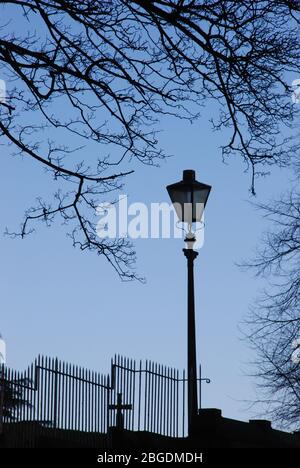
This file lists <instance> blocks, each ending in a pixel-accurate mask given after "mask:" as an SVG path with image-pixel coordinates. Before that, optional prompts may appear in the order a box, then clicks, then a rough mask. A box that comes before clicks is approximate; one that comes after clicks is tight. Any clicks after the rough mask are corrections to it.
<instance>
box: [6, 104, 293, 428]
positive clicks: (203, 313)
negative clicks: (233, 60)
mask: <svg viewBox="0 0 300 468" xmlns="http://www.w3.org/2000/svg"><path fill="white" fill-rule="evenodd" d="M213 110H214V109H213V107H210V106H208V107H207V110H206V111H205V113H204V115H203V117H202V119H201V120H199V121H198V122H197V123H195V124H193V125H190V124H189V123H187V122H182V121H179V120H178V121H177V120H175V119H168V120H166V121H163V122H162V123H161V127H162V128H163V130H164V131H163V133H162V134H161V137H160V142H161V145H162V146H163V148H164V149H165V151H166V152H167V153H170V154H173V155H174V156H173V157H172V158H169V159H168V160H166V161H162V163H161V167H160V168H155V167H146V166H142V165H141V166H136V167H135V168H136V172H135V173H134V174H133V175H131V176H129V177H128V178H127V184H126V187H125V188H124V190H123V191H122V192H123V193H125V194H128V197H129V202H135V201H138V202H144V203H146V204H149V203H150V202H162V201H169V200H168V194H167V191H166V189H165V186H166V185H168V184H170V183H173V182H175V181H177V180H179V179H180V178H181V175H182V170H183V169H191V168H192V169H195V170H196V173H197V178H198V180H201V181H202V182H205V183H208V184H210V185H212V187H213V189H212V192H211V195H210V198H209V201H208V204H207V210H206V216H205V221H206V230H205V243H204V246H203V248H202V249H201V250H200V252H199V256H198V258H197V261H196V265H195V283H196V284H195V287H196V311H197V312H196V313H197V346H198V359H199V361H201V363H202V366H203V374H205V376H207V377H210V378H211V380H212V383H211V384H210V385H205V384H204V387H203V406H204V407H218V408H221V409H222V410H223V414H224V415H225V416H227V417H232V418H237V419H245V420H247V419H248V418H249V417H251V416H253V411H250V410H249V409H247V406H248V405H247V404H246V403H245V401H246V400H251V399H254V398H255V385H254V381H253V380H252V379H251V378H250V377H249V376H248V375H247V374H249V373H250V372H251V371H253V369H251V368H250V367H249V362H250V361H251V360H252V359H253V357H254V356H253V354H252V353H251V351H250V350H249V348H248V345H247V343H246V342H245V341H243V340H242V339H241V338H242V336H241V333H240V331H239V325H240V324H241V322H242V320H243V319H244V318H245V315H246V314H247V311H248V307H249V304H250V303H251V301H252V300H253V299H254V298H255V296H256V294H257V292H258V291H259V289H260V288H261V287H262V284H261V283H260V281H259V280H257V279H254V278H253V277H252V275H251V273H250V272H249V273H247V272H246V273H245V272H242V271H241V270H240V269H239V268H238V267H237V266H236V265H235V263H236V262H239V261H240V260H241V259H243V258H249V256H251V255H252V252H253V250H254V248H255V245H256V244H257V242H258V240H259V238H260V236H261V233H262V231H263V230H264V229H265V228H266V224H265V221H264V220H263V219H262V217H261V214H260V213H259V212H258V211H256V210H255V209H254V208H253V206H252V205H251V203H250V202H251V201H266V200H268V199H270V198H271V197H272V196H274V195H276V194H278V193H279V192H280V191H281V190H283V189H284V188H285V187H286V185H287V183H288V181H289V173H288V171H286V170H279V169H275V168H274V169H273V170H272V172H271V174H270V176H268V177H267V178H264V179H261V180H259V181H258V182H257V197H256V200H254V199H253V197H252V196H251V195H250V193H249V186H250V174H249V173H245V172H244V170H245V167H244V166H243V164H242V163H241V161H239V160H237V159H234V158H232V159H229V160H228V162H227V164H224V163H223V162H222V161H221V151H220V149H219V146H220V144H221V143H222V142H224V136H223V135H222V134H218V133H214V132H212V131H211V130H210V126H209V123H208V120H209V117H210V116H211V114H210V113H211V112H212V111H213ZM1 156H2V157H1V160H2V170H1V183H0V209H1V220H0V230H1V232H3V231H4V229H5V227H6V226H8V227H9V228H10V230H13V229H15V228H16V227H17V226H18V224H19V222H20V221H21V219H22V216H23V212H24V210H25V209H26V208H27V207H28V206H30V205H31V204H32V203H33V202H34V199H35V197H36V196H38V195H39V194H40V193H41V192H43V191H44V190H45V187H47V184H48V177H47V176H46V175H45V173H44V171H43V169H42V168H40V167H39V166H38V165H37V164H36V163H35V162H33V161H30V160H28V159H26V158H21V157H16V156H15V157H12V156H11V155H10V150H9V149H8V148H6V147H3V146H2V147H1ZM135 246H136V251H137V255H138V262H137V269H138V272H139V273H141V274H142V275H145V276H146V278H147V283H146V284H145V285H143V284H140V283H139V282H133V283H122V282H120V280H119V278H118V277H117V276H116V274H115V273H114V271H113V270H112V269H111V268H110V266H109V265H108V263H107V262H106V261H105V260H104V259H103V258H101V257H97V256H96V255H93V254H88V253H82V252H80V251H79V250H76V249H74V248H73V247H72V245H71V243H70V240H69V239H68V238H67V237H66V231H65V228H64V227H62V226H60V224H59V222H58V223H57V224H55V225H54V226H53V227H52V228H46V227H44V226H43V225H40V226H38V230H37V233H36V234H33V235H32V236H30V237H28V238H26V239H24V240H20V239H16V240H11V239H9V238H7V237H5V236H3V237H1V242H0V255H1V265H0V275H1V296H0V297H1V299H0V301H1V304H0V306H1V326H0V331H1V332H2V334H3V335H4V337H5V339H6V343H7V363H8V365H9V366H11V367H14V368H17V369H24V368H25V367H27V365H28V364H29V363H31V362H32V360H33V359H34V358H35V357H36V356H37V355H38V354H39V353H40V354H44V355H50V356H57V357H59V358H60V359H62V360H66V361H69V362H72V363H76V364H79V365H82V366H85V367H88V368H90V369H94V370H99V371H104V372H106V371H107V370H108V368H109V361H110V358H111V356H113V355H114V354H115V353H120V354H123V355H125V356H128V357H132V358H137V359H140V358H142V359H144V358H148V359H151V360H154V361H157V362H159V363H163V364H166V365H169V366H174V367H177V368H183V367H184V366H185V364H186V263H185V258H184V256H183V254H182V247H183V246H184V245H183V242H182V240H180V239H153V240H151V239H140V240H137V241H136V242H135Z"/></svg>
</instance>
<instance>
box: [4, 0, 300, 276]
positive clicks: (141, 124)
mask: <svg viewBox="0 0 300 468" xmlns="http://www.w3.org/2000/svg"><path fill="white" fill-rule="evenodd" d="M0 18H1V19H0V73H1V77H2V76H3V78H4V79H5V80H6V81H7V83H8V84H9V86H7V91H8V94H7V99H6V100H5V101H4V100H3V102H0V112H1V121H0V132H1V136H2V137H3V138H4V140H6V141H7V142H10V143H12V146H13V147H14V148H15V150H16V152H18V153H20V154H22V155H24V156H25V157H28V158H31V159H34V160H35V161H36V162H38V163H39V164H41V165H43V166H45V167H46V168H47V169H48V170H49V174H50V175H51V176H52V177H53V178H54V179H55V180H56V181H57V186H58V189H57V192H56V193H55V196H54V201H53V202H51V203H49V202H44V201H42V200H39V202H38V205H37V206H36V207H32V208H31V209H29V210H28V212H27V213H26V215H25V220H24V223H23V224H22V227H21V231H20V233H19V234H20V235H21V236H22V237H23V236H25V235H26V234H27V233H29V232H31V230H32V228H31V224H32V222H33V221H36V220H42V221H45V222H46V223H47V224H51V223H52V222H53V220H54V219H55V217H57V216H58V215H60V216H61V217H62V218H63V220H64V222H66V223H71V224H72V226H75V227H74V228H72V231H71V234H70V235H71V238H72V240H73V243H74V245H79V246H80V248H81V249H83V250H86V249H88V250H95V251H96V252H97V253H98V254H101V255H104V256H105V257H106V258H107V260H108V261H109V262H110V263H111V264H112V265H113V267H114V268H115V269H116V270H117V272H118V273H119V275H120V276H121V277H122V278H123V279H131V278H134V277H135V274H134V273H133V271H132V270H131V266H132V263H133V262H134V257H135V255H134V252H133V250H132V246H131V244H130V242H128V241H126V240H125V239H121V240H116V241H113V242H112V241H108V240H99V239H98V238H97V236H96V235H95V222H94V219H93V216H94V212H95V207H96V206H97V204H98V202H99V200H101V198H102V197H103V196H104V195H105V194H107V193H108V192H109V193H110V192H114V191H116V190H119V189H120V187H121V186H122V183H123V181H124V178H125V176H126V175H128V174H130V173H131V172H132V170H133V168H135V169H137V168H138V163H144V164H157V163H158V161H159V159H161V158H164V157H165V156H166V155H165V154H164V151H163V149H161V148H160V147H159V145H158V140H157V130H159V120H160V117H162V116H168V115H170V116H171V115H173V116H177V117H179V118H184V119H188V120H190V121H193V120H194V119H196V118H197V117H198V116H199V111H200V109H201V106H202V105H203V104H205V102H206V101H207V100H208V99H213V100H215V101H216V102H217V103H218V104H219V108H220V112H219V119H218V120H216V121H214V122H212V125H213V127H214V128H215V129H219V130H224V129H226V132H224V133H225V134H226V135H229V137H228V140H227V141H225V142H224V146H223V148H222V153H223V156H224V157H225V156H229V155H231V154H237V155H239V156H240V157H241V158H242V159H243V160H244V161H245V163H246V164H247V166H249V168H250V169H251V172H252V181H251V190H252V192H253V193H254V183H255V176H256V175H257V174H259V173H260V172H263V170H264V169H263V167H264V166H266V165H268V166H269V165H272V164H277V165H281V166H282V165H286V164H288V163H289V159H290V155H291V153H292V152H295V151H296V149H297V148H298V146H297V145H298V142H297V141H295V140H289V139H288V138H286V137H282V135H281V134H280V132H281V130H282V128H283V127H284V126H286V127H290V126H292V124H293V119H294V117H295V113H296V111H297V106H294V105H293V103H292V100H291V89H290V83H289V82H288V76H289V74H291V73H292V74H294V73H295V72H297V73H298V72H299V54H300V48H299V34H298V31H299V2H296V1H277V2H274V1H253V0H251V1H244V2H236V1H200V0H199V1H198V0H186V1H185V0H176V1H171V0H165V1H163V0H162V1H149V0H137V1H130V0H126V1H125V0H110V1H105V0H104V1H103V0H101V1H94V0H93V1H92V0H80V1H71V0H35V1H32V0H30V1H29V0H28V1H27V0H23V1H17V0H16V1H2V2H1V3H0ZM16 25H17V27H16ZM67 135H71V137H72V138H71V140H70V137H68V136H67ZM3 138H2V139H3ZM66 141H72V143H73V144H74V147H72V148H70V147H68V146H67V145H66V144H65V142H66ZM99 154H100V156H99ZM15 235H17V234H15Z"/></svg>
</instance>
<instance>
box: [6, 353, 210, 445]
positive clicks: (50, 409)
mask: <svg viewBox="0 0 300 468" xmlns="http://www.w3.org/2000/svg"><path fill="white" fill-rule="evenodd" d="M202 380H206V381H209V379H202V377H201V368H200V369H199V376H198V383H199V395H200V398H201V381H202ZM186 399H187V380H186V377H185V371H182V372H179V371H178V370H176V369H172V368H168V367H166V366H162V365H160V364H156V363H153V362H150V361H146V362H145V365H144V366H143V364H142V361H140V362H139V363H138V364H137V363H136V361H134V360H132V359H127V358H124V357H122V356H115V358H114V359H112V361H111V372H110V375H104V374H100V373H97V372H93V371H90V370H87V369H83V368H81V367H78V366H74V365H71V364H68V363H65V362H61V361H59V360H58V359H51V358H48V357H41V356H40V357H38V358H37V359H36V360H35V362H34V363H33V364H32V365H31V366H30V367H29V368H28V369H27V370H26V371H25V372H18V371H15V370H12V369H9V368H7V367H5V366H2V367H1V371H0V431H3V432H5V433H6V434H7V436H8V437H11V439H12V442H11V446H27V447H33V446H35V445H36V443H37V440H41V438H48V439H49V438H54V439H55V440H62V444H63V443H65V442H63V441H66V439H68V440H69V441H70V443H71V441H73V443H74V444H76V443H77V444H82V445H84V446H86V447H101V446H103V447H105V446H106V443H107V438H106V435H107V432H108V428H109V427H110V426H116V425H117V426H119V427H124V428H125V429H128V430H132V431H149V432H152V433H156V434H161V435H165V436H170V437H184V436H186V428H187V421H186V406H187V401H186ZM200 404H201V402H200V401H199V405H198V406H200Z"/></svg>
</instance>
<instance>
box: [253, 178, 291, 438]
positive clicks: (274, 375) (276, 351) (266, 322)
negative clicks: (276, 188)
mask: <svg viewBox="0 0 300 468" xmlns="http://www.w3.org/2000/svg"><path fill="white" fill-rule="evenodd" d="M296 177H297V180H299V174H298V173H296ZM259 208H260V209H261V210H262V212H263V214H264V216H265V217H267V218H268V219H269V220H270V221H271V222H272V228H271V229H270V230H269V231H267V232H266V233H265V235H264V237H263V240H262V246H261V248H260V249H259V250H258V252H257V256H256V258H255V259H254V260H253V261H252V262H250V263H248V265H247V266H248V267H250V268H252V269H254V271H255V272H256V274H257V276H258V277H261V278H265V279H266V280H267V286H266V288H265V289H264V290H263V291H262V293H261V296H260V297H259V298H258V299H257V302H256V304H255V305H254V306H253V307H252V308H251V310H250V314H249V317H248V320H247V326H248V327H249V328H248V331H247V334H248V338H249V339H250V341H251V343H252V345H253V347H254V349H255V350H256V351H257V359H256V363H255V364H256V366H257V369H258V371H257V374H256V375H257V377H258V378H259V382H260V389H261V392H262V394H263V398H262V401H264V402H267V403H268V412H269V414H270V415H271V417H272V418H273V419H274V420H275V421H277V422H279V423H280V424H281V425H282V426H290V427H294V428H296V429H298V430H299V428H300V423H299V421H300V349H299V348H300V306H299V298H300V268H299V265H300V194H299V188H298V185H295V186H294V187H292V188H291V189H290V190H289V191H287V192H286V193H285V194H283V195H282V196H281V197H280V198H279V199H277V200H274V201H273V202H272V203H270V204H264V205H259ZM249 330H250V332H249Z"/></svg>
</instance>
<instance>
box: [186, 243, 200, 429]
mask: <svg viewBox="0 0 300 468" xmlns="http://www.w3.org/2000/svg"><path fill="white" fill-rule="evenodd" d="M188 241H189V243H190V242H191V239H188ZM188 245H189V244H188ZM183 252H184V255H185V257H186V258H187V269H188V320H187V322H188V323H187V333H188V336H187V348H188V349H187V351H188V352H187V354H188V356H187V358H188V362H187V365H188V368H187V371H188V376H187V377H188V434H189V435H191V434H192V432H193V427H194V421H195V417H196V416H197V413H198V403H197V358H196V326H195V298H194V260H195V258H196V257H197V255H198V252H196V251H195V250H193V248H188V249H183Z"/></svg>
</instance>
